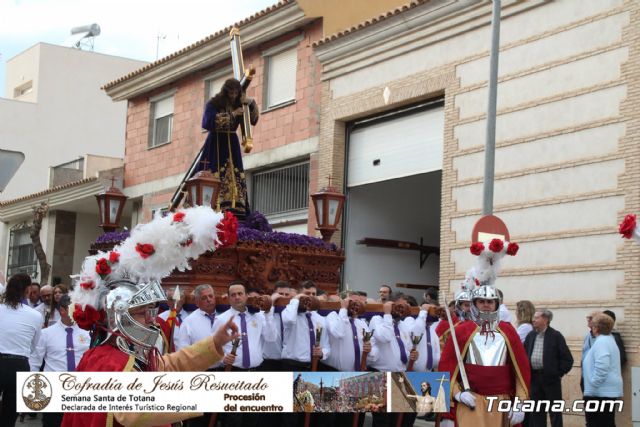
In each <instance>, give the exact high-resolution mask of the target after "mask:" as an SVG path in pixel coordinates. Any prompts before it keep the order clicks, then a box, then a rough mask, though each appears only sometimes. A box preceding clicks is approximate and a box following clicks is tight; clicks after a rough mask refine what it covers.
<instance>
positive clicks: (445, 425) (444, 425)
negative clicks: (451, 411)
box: [440, 418, 456, 427]
mask: <svg viewBox="0 0 640 427" xmlns="http://www.w3.org/2000/svg"><path fill="white" fill-rule="evenodd" d="M455 426H456V423H454V422H453V420H450V419H448V418H445V419H443V420H442V421H440V427H455Z"/></svg>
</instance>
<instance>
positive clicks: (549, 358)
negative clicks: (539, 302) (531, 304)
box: [524, 310, 573, 427]
mask: <svg viewBox="0 0 640 427" xmlns="http://www.w3.org/2000/svg"><path fill="white" fill-rule="evenodd" d="M552 319H553V313H551V311H549V310H539V311H537V312H536V314H535V315H534V316H533V322H532V323H533V331H531V332H529V335H527V338H526V339H525V341H524V348H525V350H526V352H527V356H528V357H529V361H530V362H531V399H532V400H536V401H537V400H560V399H562V386H561V381H560V379H561V378H562V376H563V375H565V374H567V373H568V372H569V371H570V370H571V367H572V366H573V356H571V352H570V351H569V347H567V342H566V341H565V339H564V337H563V336H562V334H561V333H560V332H558V331H557V330H555V329H553V328H552V327H550V326H549V323H551V320H552ZM541 409H542V410H544V409H545V405H542V407H541ZM546 409H547V411H540V412H533V413H530V414H528V415H527V419H526V420H525V424H526V425H527V426H528V427H541V426H542V427H546V425H547V412H548V408H546ZM549 418H550V419H551V425H552V426H553V427H562V413H561V412H550V413H549Z"/></svg>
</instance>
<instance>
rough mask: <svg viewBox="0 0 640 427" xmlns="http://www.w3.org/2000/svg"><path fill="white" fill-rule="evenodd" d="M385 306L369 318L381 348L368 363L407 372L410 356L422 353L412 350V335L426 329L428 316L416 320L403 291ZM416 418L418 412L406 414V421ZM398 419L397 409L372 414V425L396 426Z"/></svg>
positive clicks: (374, 335) (384, 368) (379, 368)
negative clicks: (379, 313) (411, 314)
mask: <svg viewBox="0 0 640 427" xmlns="http://www.w3.org/2000/svg"><path fill="white" fill-rule="evenodd" d="M415 304H416V305H417V303H415ZM382 307H383V311H384V315H383V316H382V317H380V316H374V317H373V318H372V319H371V322H369V327H370V328H371V329H372V330H373V331H374V332H373V337H374V338H375V340H376V347H377V348H378V357H377V359H376V360H372V361H371V363H370V364H369V366H370V367H371V368H373V369H374V370H377V371H380V372H404V371H406V370H407V365H408V363H409V361H410V360H414V361H416V360H418V356H419V353H418V351H416V350H413V342H412V336H419V335H420V334H422V333H423V331H424V323H423V322H424V318H425V317H423V319H422V320H421V321H416V320H415V319H414V318H413V317H411V316H409V312H410V308H411V307H410V306H409V297H405V296H404V295H403V294H398V295H395V296H394V297H393V298H392V301H387V302H386V303H384V305H383V306H382ZM413 420H415V413H414V414H405V415H404V416H403V421H404V423H403V425H405V424H407V425H413ZM396 422H397V415H396V414H394V413H376V414H373V424H372V425H373V427H382V426H394V425H396Z"/></svg>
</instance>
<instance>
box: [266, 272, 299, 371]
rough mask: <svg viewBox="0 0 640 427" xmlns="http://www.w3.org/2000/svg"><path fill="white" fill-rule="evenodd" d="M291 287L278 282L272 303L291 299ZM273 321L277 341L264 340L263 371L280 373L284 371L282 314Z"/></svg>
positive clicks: (287, 283) (285, 283) (275, 316)
mask: <svg viewBox="0 0 640 427" xmlns="http://www.w3.org/2000/svg"><path fill="white" fill-rule="evenodd" d="M291 296H292V295H291V285H290V284H289V282H285V281H278V282H276V286H275V290H274V293H273V295H271V303H272V304H275V302H276V301H277V300H278V298H291ZM273 321H274V325H275V329H276V337H275V340H273V341H271V342H268V341H264V339H263V340H262V341H263V342H262V356H263V358H264V362H263V363H262V370H263V371H265V372H279V371H281V370H282V365H281V364H280V361H281V359H282V332H283V331H284V327H283V326H282V318H281V317H280V313H276V312H275V311H274V313H273Z"/></svg>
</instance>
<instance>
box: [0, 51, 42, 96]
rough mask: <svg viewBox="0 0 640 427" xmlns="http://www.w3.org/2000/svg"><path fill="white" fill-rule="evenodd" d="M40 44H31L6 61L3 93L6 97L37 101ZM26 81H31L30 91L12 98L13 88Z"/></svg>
mask: <svg viewBox="0 0 640 427" xmlns="http://www.w3.org/2000/svg"><path fill="white" fill-rule="evenodd" d="M41 46H42V45H41V44H37V45H35V46H32V47H30V48H29V49H27V50H25V51H24V52H21V53H20V54H19V55H16V56H14V57H13V58H11V59H9V60H8V61H7V65H6V76H5V85H4V88H5V89H4V93H5V96H6V97H7V98H10V99H19V100H20V101H25V102H37V100H38V76H39V70H40V47H41ZM28 82H32V90H31V92H29V93H27V94H25V95H23V96H20V97H18V98H14V90H15V89H16V88H18V87H20V86H22V85H24V84H26V83H28Z"/></svg>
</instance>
